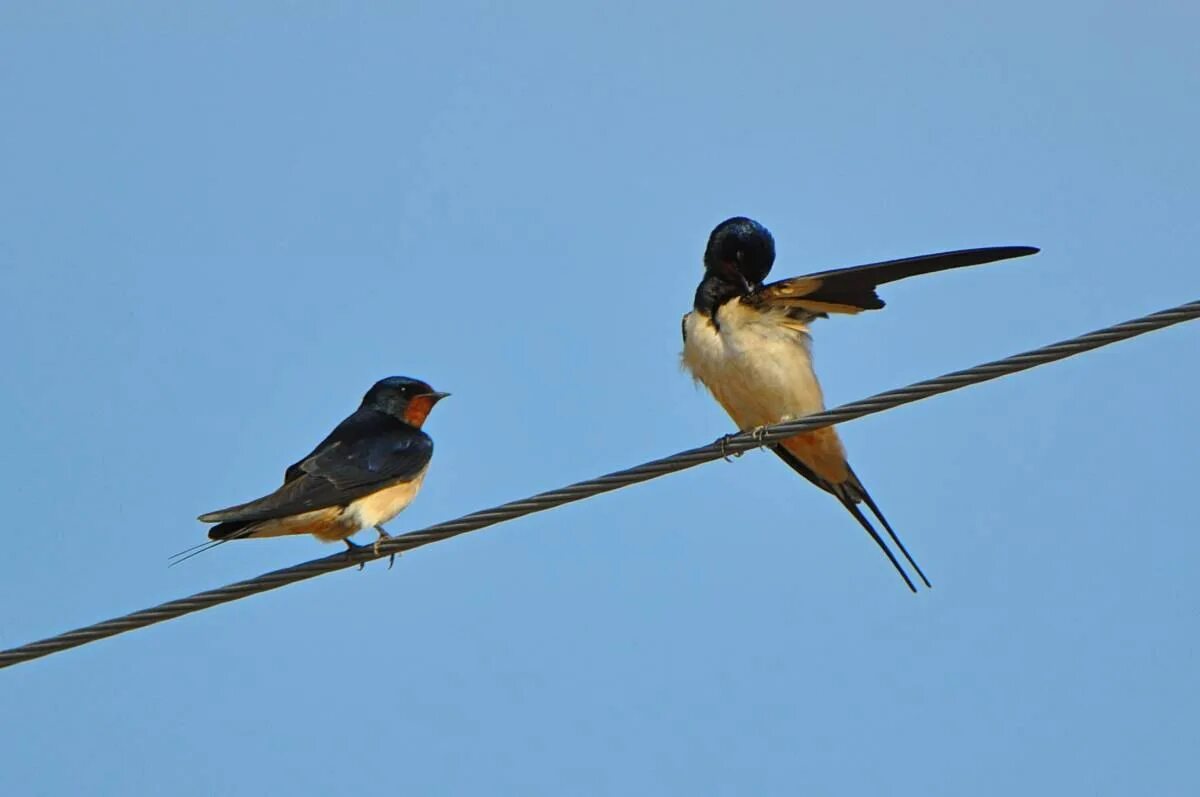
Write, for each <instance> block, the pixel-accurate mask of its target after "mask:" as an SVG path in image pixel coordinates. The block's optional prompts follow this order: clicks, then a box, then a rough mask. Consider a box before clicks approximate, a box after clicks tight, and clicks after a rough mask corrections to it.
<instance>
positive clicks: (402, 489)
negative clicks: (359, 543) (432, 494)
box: [343, 471, 425, 529]
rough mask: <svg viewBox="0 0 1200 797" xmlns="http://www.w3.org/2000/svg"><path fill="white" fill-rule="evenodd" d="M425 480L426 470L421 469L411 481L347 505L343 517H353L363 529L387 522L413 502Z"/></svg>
mask: <svg viewBox="0 0 1200 797" xmlns="http://www.w3.org/2000/svg"><path fill="white" fill-rule="evenodd" d="M424 480H425V471H421V473H420V474H419V475H418V476H417V478H415V479H413V480H412V481H410V482H404V483H403V484H397V485H395V486H393V487H388V488H385V489H383V490H380V491H379V492H377V493H372V494H371V495H368V496H365V497H363V498H360V499H358V500H357V501H354V502H353V503H351V504H350V506H348V507H346V512H345V515H343V517H346V518H350V519H352V520H353V521H354V522H355V523H357V524H358V527H359V528H362V529H366V528H370V527H372V526H379V525H382V524H384V523H387V522H388V521H389V520H391V519H392V518H394V517H395V516H396V515H398V514H400V512H401V511H402V510H403V509H404V508H405V507H406V506H408V505H409V504H411V503H412V500H413V499H414V498H416V497H417V491H418V490H420V489H421V482H423V481H424Z"/></svg>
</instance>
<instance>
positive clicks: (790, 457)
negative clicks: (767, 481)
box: [771, 445, 932, 592]
mask: <svg viewBox="0 0 1200 797" xmlns="http://www.w3.org/2000/svg"><path fill="white" fill-rule="evenodd" d="M771 450H772V451H774V452H775V454H776V455H777V456H778V457H779V458H780V459H782V460H783V461H784V462H786V463H787V464H788V466H789V467H791V468H792V470H794V471H796V472H797V473H799V474H800V475H801V476H803V477H804V478H806V479H808V480H809V481H810V482H812V483H813V484H815V485H816V486H817V487H820V488H821V489H822V490H825V491H826V492H828V493H830V494H832V495H833V497H834V498H836V499H838V501H839V502H840V503H841V505H842V506H843V507H845V509H846V511H847V512H849V513H850V514H851V515H852V516H853V517H854V519H855V520H857V521H858V524H859V525H860V526H862V527H863V529H864V530H865V531H866V532H867V534H868V535H870V537H871V539H872V540H874V541H875V544H876V545H877V546H879V550H881V551H883V553H884V556H886V557H887V559H888V561H889V562H891V563H892V567H893V568H895V569H896V572H897V573H899V574H900V578H902V579H904V583H905V584H906V585H907V586H908V588H909V589H910V590H912V591H913V592H916V591H917V587H916V585H915V584H913V582H912V579H911V578H909V577H908V573H906V572H905V570H904V568H903V567H902V566H901V565H900V562H899V560H898V559H896V555H895V554H894V553H892V549H891V548H889V547H888V546H887V543H885V542H884V541H883V537H881V536H880V535H879V532H878V531H876V529H875V527H874V526H873V525H871V521H869V520H867V518H866V516H865V515H864V514H863V513H862V510H860V509H859V508H858V503H859V502H860V501H861V502H863V503H865V504H866V505H867V507H868V508H869V509H870V510H871V513H872V514H873V515H874V516H875V517H876V518H877V519H878V520H879V522H880V523H881V524H883V528H884V529H885V530H886V531H887V533H888V536H889V537H891V538H892V542H894V543H895V544H896V547H897V548H899V549H900V553H901V554H903V555H904V558H905V559H906V560H908V563H909V564H910V565H911V566H912V568H913V570H915V571H916V572H917V575H918V576H919V577H920V579H921V582H922V583H923V584H924V585H925V586H926V587H930V586H932V585H931V584H930V583H929V579H927V578H926V577H925V573H924V572H922V571H921V568H920V566H919V565H917V563H916V562H915V561H913V558H912V556H910V555H909V553H908V549H907V548H905V547H904V543H903V542H901V541H900V537H899V536H898V535H897V534H896V532H895V531H894V530H893V529H892V525H891V524H890V523H888V522H887V518H885V517H884V516H883V513H882V512H880V511H879V506H878V505H877V504H876V503H875V501H874V500H872V498H871V496H870V494H868V493H867V489H866V488H865V487H863V484H862V482H861V481H859V478H858V476H856V475H855V473H854V471H853V470H850V465H849V464H847V465H846V470H847V471H848V472H849V474H850V478H849V479H847V480H846V481H844V482H841V483H839V484H834V483H832V482H830V481H828V480H826V479H823V478H821V477H820V476H818V475H817V474H816V473H814V472H813V470H812V469H811V468H809V467H808V466H807V465H805V464H804V462H802V461H801V460H800V458H799V457H797V456H796V455H795V454H793V453H792V452H790V451H788V450H787V449H786V448H784V447H783V446H782V445H775V446H772V447H771Z"/></svg>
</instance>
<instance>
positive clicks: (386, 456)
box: [200, 422, 433, 523]
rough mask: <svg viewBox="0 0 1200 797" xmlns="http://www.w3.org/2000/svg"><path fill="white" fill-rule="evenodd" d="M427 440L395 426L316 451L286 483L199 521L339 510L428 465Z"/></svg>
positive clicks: (429, 444)
mask: <svg viewBox="0 0 1200 797" xmlns="http://www.w3.org/2000/svg"><path fill="white" fill-rule="evenodd" d="M432 456H433V440H431V439H430V437H429V435H427V434H425V433H424V432H422V431H420V430H418V429H413V428H412V427H411V426H407V425H404V424H400V423H399V422H396V426H395V427H394V428H391V429H388V430H384V431H379V430H376V431H374V432H373V433H371V434H368V435H364V436H359V437H356V438H351V439H341V440H335V441H333V442H330V443H329V444H328V445H325V446H323V447H319V448H318V449H317V450H316V451H314V452H313V453H312V454H311V455H309V456H308V457H307V458H305V459H304V460H301V461H300V462H298V463H296V464H295V465H293V466H292V467H291V468H289V469H288V474H289V476H291V478H290V479H289V480H288V481H287V482H286V483H285V484H284V485H283V486H282V487H280V488H279V489H278V490H276V491H275V492H273V493H271V494H270V495H268V496H264V497H263V498H259V499H257V500H255V501H250V502H248V503H245V504H239V505H237V506H231V507H229V508H227V509H220V510H217V511H215V512H209V513H207V514H204V515H201V516H200V520H202V521H204V522H205V523H218V522H221V523H225V522H230V521H251V522H254V521H260V520H269V519H272V518H279V517H287V516H288V515H296V514H299V513H301V512H309V511H312V510H314V509H322V508H324V507H330V506H341V505H345V504H347V503H349V502H351V501H353V500H355V499H357V498H361V497H362V496H364V495H370V494H371V493H373V492H375V491H376V490H380V489H382V488H384V487H386V486H388V485H389V484H393V483H395V482H402V481H408V480H410V479H414V478H416V477H417V476H418V475H420V473H421V472H422V471H423V470H425V468H426V466H428V465H429V460H430V458H431V457H432Z"/></svg>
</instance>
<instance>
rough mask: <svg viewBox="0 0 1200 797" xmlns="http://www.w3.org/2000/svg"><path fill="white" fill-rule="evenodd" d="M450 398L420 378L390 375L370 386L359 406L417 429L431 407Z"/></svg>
mask: <svg viewBox="0 0 1200 797" xmlns="http://www.w3.org/2000/svg"><path fill="white" fill-rule="evenodd" d="M449 395H450V394H449V393H441V392H439V391H437V390H434V389H433V388H432V387H430V386H429V385H428V384H427V383H425V382H422V381H421V380H420V379H410V378H408V377H407V376H389V377H388V378H386V379H380V380H379V381H378V382H376V383H375V384H374V385H372V386H371V389H370V390H368V391H367V395H365V396H363V401H362V405H363V407H364V408H366V409H371V410H375V411H377V412H382V413H386V414H387V415H391V416H393V417H395V418H399V419H400V420H402V421H405V422H406V423H411V424H412V425H413V426H418V427H419V426H420V425H421V424H422V423H423V422H424V421H425V416H426V415H428V414H429V410H430V409H432V408H433V405H434V404H437V403H438V402H439V401H441V400H442V399H444V398H445V397H446V396H449Z"/></svg>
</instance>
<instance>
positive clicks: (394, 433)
mask: <svg viewBox="0 0 1200 797" xmlns="http://www.w3.org/2000/svg"><path fill="white" fill-rule="evenodd" d="M448 395H449V394H448V393H439V392H438V391H436V390H434V389H433V388H432V387H430V386H429V385H427V384H426V383H424V382H422V381H420V380H419V379H409V378H408V377H403V376H390V377H388V378H387V379H381V380H380V381H378V382H376V383H375V385H374V386H372V388H371V389H370V390H368V391H367V395H366V396H364V397H363V400H362V404H361V406H359V408H358V409H357V410H355V411H354V414H353V415H351V416H350V417H348V418H346V420H344V421H342V422H341V423H339V424H338V425H337V428H335V429H334V430H333V431H332V432H330V433H329V436H328V437H326V438H325V439H324V440H322V441H321V442H320V443H318V444H317V447H316V448H314V449H313V450H312V452H311V453H309V454H308V456H306V457H304V458H303V459H301V460H300V461H299V462H297V463H295V464H293V465H292V466H290V467H289V468H288V469H287V471H286V472H285V473H284V476H283V486H282V487H280V488H279V489H278V490H276V491H275V492H273V493H271V494H270V495H267V496H264V497H262V498H258V499H255V500H253V501H248V502H247V503H244V504H238V505H237V506H231V507H229V508H227V509H218V510H216V511H215V512H207V513H205V514H203V515H201V516H200V520H201V521H203V522H205V523H216V524H217V525H215V526H213V527H212V528H211V529H209V531H208V536H209V539H211V540H214V541H215V542H211V543H206V544H204V545H202V546H197V547H198V548H200V549H201V550H207V549H208V548H211V547H213V546H215V545H220V544H221V543H225V542H229V541H230V540H240V539H248V538H251V537H279V536H283V535H289V534H312V535H313V536H314V537H316V538H317V539H319V540H322V541H325V542H333V541H336V540H342V541H343V542H345V543H346V546H347V547H348V548H355V547H358V546H356V545H355V544H354V543H352V542H351V541H350V540H349V537H350V535H352V534H354V533H355V532H357V531H360V530H361V529H365V528H374V529H375V530H376V531H377V532H378V533H379V539H380V540H382V539H384V538H385V537H387V536H389V535H388V533H387V531H385V530H384V528H383V524H384V523H387V522H388V521H389V520H391V519H392V518H394V517H395V516H396V515H398V514H399V513H400V512H401V510H403V509H404V508H405V507H407V506H408V505H409V503H411V502H412V500H413V499H414V498H415V497H416V495H417V491H418V490H419V489H420V488H421V482H422V480H423V479H424V478H425V470H426V468H428V467H429V460H430V457H432V456H433V440H432V439H430V437H429V435H427V434H426V433H425V432H423V431H421V425H422V424H423V423H424V422H425V418H426V416H428V415H429V411H430V410H431V409H433V405H435V404H437V403H438V402H439V401H441V400H442V399H443V398H445V397H446V396H448ZM376 545H378V542H377V543H376ZM200 552H201V551H200V550H195V549H191V552H189V551H183V552H182V553H183V554H188V555H189V556H194V555H195V554H197V553H200ZM183 558H188V557H187V556H183ZM179 561H182V559H180V560H179Z"/></svg>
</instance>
